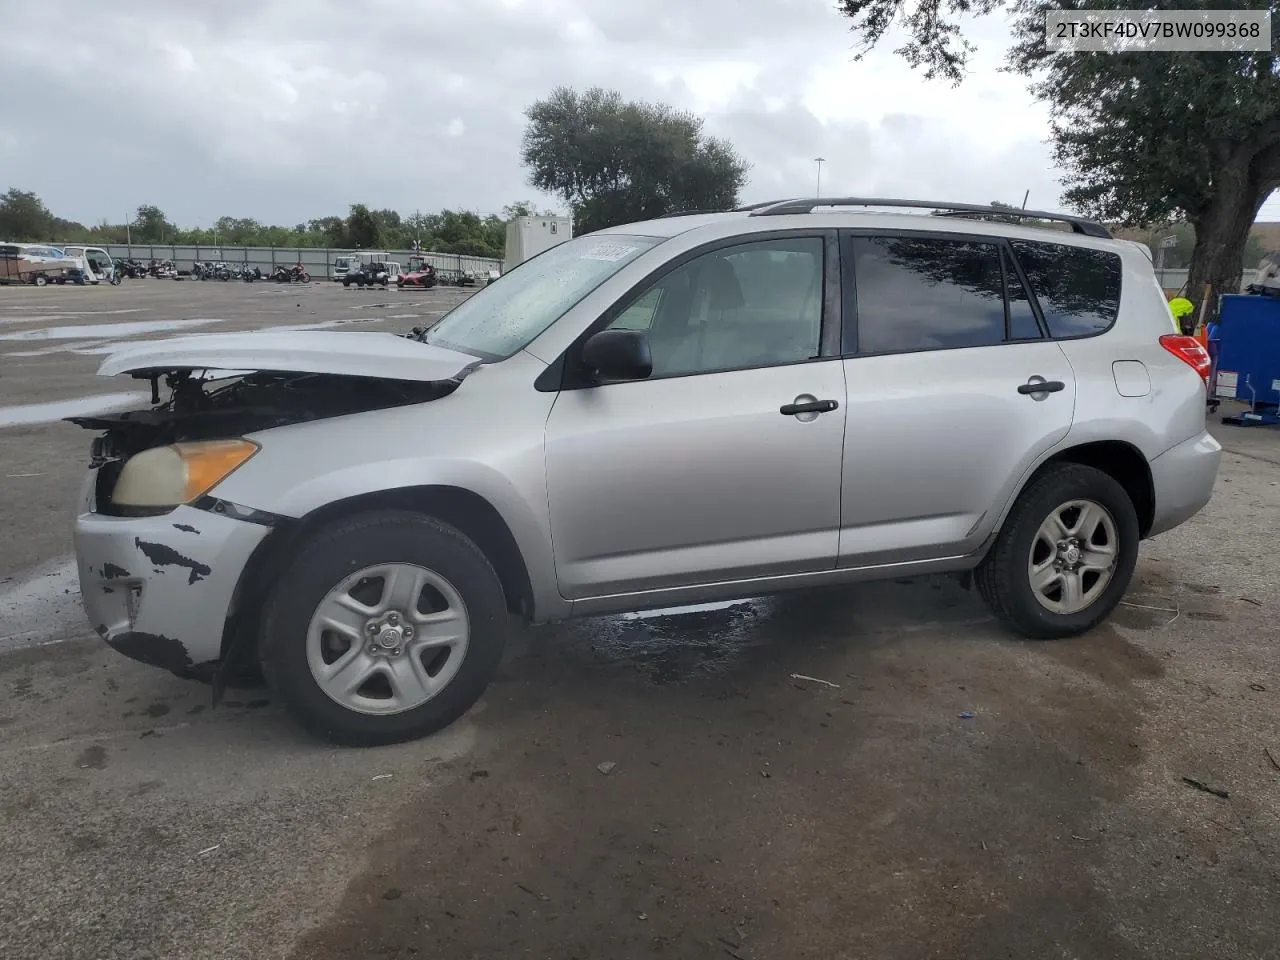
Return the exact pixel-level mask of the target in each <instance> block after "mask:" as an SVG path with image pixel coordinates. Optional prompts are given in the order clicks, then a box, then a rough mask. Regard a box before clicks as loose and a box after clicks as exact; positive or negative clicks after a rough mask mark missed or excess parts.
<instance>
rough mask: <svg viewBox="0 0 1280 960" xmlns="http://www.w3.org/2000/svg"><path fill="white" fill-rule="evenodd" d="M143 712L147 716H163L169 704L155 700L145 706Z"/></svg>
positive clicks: (167, 710)
mask: <svg viewBox="0 0 1280 960" xmlns="http://www.w3.org/2000/svg"><path fill="white" fill-rule="evenodd" d="M144 712H145V713H146V715H147V716H148V717H163V716H164V715H165V714H166V713H168V712H169V705H168V704H167V703H164V702H161V701H156V702H155V703H153V704H151V705H150V706H149V707H147V709H146V710H145V711H144Z"/></svg>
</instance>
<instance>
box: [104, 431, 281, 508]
mask: <svg viewBox="0 0 1280 960" xmlns="http://www.w3.org/2000/svg"><path fill="white" fill-rule="evenodd" d="M257 452H258V445H257V444H256V443H253V442H252V441H249V440H203V441H200V442H198V443H175V444H173V445H172V446H168V447H153V448H152V449H150V450H144V451H142V453H139V454H136V455H135V456H132V457H130V458H129V459H128V460H127V461H126V462H125V465H124V469H122V470H121V471H120V478H119V479H118V480H117V481H116V486H115V490H113V491H112V493H111V502H112V503H114V504H117V505H119V506H122V507H176V506H177V505H178V504H180V503H190V502H191V501H192V500H195V499H197V498H198V497H202V496H204V495H205V494H206V493H208V492H209V491H210V490H212V489H213V488H214V487H215V486H217V485H218V484H219V483H220V482H221V481H222V480H224V479H226V477H227V476H228V475H229V474H230V473H231V472H232V471H233V470H235V469H236V468H237V467H239V466H240V465H241V464H242V463H244V462H245V461H246V460H248V459H249V458H250V457H252V456H253V455H254V454H255V453H257Z"/></svg>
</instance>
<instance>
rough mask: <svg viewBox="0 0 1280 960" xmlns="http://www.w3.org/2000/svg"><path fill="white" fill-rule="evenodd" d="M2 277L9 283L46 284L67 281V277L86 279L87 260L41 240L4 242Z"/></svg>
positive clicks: (0, 273)
mask: <svg viewBox="0 0 1280 960" xmlns="http://www.w3.org/2000/svg"><path fill="white" fill-rule="evenodd" d="M0 246H2V247H3V253H4V256H3V258H2V259H3V264H2V265H0V280H4V281H6V282H9V283H34V284H35V285H36V286H37V287H43V286H44V285H45V284H47V283H66V282H67V281H68V280H71V281H73V282H79V283H83V282H84V280H83V278H82V277H80V271H83V269H84V261H83V260H79V259H76V258H74V257H68V256H67V255H66V254H65V253H64V252H63V251H62V250H60V249H59V248H58V247H52V246H49V245H47V244H41V243H5V244H2V245H0ZM78 278H79V279H78Z"/></svg>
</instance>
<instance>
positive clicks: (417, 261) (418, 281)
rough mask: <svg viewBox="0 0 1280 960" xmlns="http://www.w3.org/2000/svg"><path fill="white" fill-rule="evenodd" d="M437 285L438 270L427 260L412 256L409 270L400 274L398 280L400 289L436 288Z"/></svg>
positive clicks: (397, 284)
mask: <svg viewBox="0 0 1280 960" xmlns="http://www.w3.org/2000/svg"><path fill="white" fill-rule="evenodd" d="M435 285H436V268H435V267H433V266H432V265H431V264H429V263H427V261H426V258H424V257H419V256H412V257H410V258H409V269H408V270H407V271H405V272H404V273H402V274H400V276H398V277H397V278H396V286H397V287H399V288H400V289H402V290H403V289H404V288H405V287H422V288H423V289H426V288H428V287H434V286H435Z"/></svg>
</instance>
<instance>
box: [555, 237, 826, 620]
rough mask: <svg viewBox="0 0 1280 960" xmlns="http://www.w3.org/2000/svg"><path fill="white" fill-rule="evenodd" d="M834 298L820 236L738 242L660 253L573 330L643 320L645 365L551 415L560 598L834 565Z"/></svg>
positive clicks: (568, 393) (581, 389)
mask: <svg viewBox="0 0 1280 960" xmlns="http://www.w3.org/2000/svg"><path fill="white" fill-rule="evenodd" d="M838 291H839V264H838V244H837V238H836V235H835V233H834V231H812V232H807V233H803V234H787V235H780V236H775V237H773V238H772V239H763V240H753V241H750V242H745V241H741V239H739V241H735V242H729V243H724V244H722V245H720V246H718V247H717V248H715V249H709V250H708V249H703V250H702V251H701V252H697V253H694V254H690V255H686V256H685V257H682V258H679V259H678V260H677V261H675V262H673V263H672V264H669V265H668V266H667V267H666V268H664V270H662V271H659V273H658V274H657V275H655V276H654V277H652V278H651V279H650V281H648V282H646V283H643V284H641V285H640V286H639V288H638V289H637V290H636V291H635V292H634V294H633V295H631V296H628V297H625V298H623V301H622V302H620V303H619V304H618V306H617V307H616V308H615V309H614V310H612V311H610V312H609V313H608V314H606V315H605V317H603V318H601V321H600V322H599V323H598V324H597V325H596V326H595V327H593V328H592V330H591V331H588V332H589V333H591V332H596V331H597V330H599V329H604V328H609V327H612V328H631V329H640V330H644V331H646V333H647V336H648V339H649V344H650V348H651V351H652V356H653V372H652V374H651V375H650V376H649V377H647V378H645V379H643V380H635V381H630V382H621V383H603V384H581V385H579V386H578V387H577V388H570V389H564V390H562V391H561V392H560V394H559V396H558V397H557V399H556V402H555V404H554V406H553V408H552V410H551V413H550V416H549V418H548V421H547V428H546V468H547V487H548V502H549V507H550V521H551V532H552V540H553V546H554V551H555V565H556V575H557V578H558V580H559V584H560V589H561V592H562V593H563V594H564V596H566V597H569V598H571V599H580V598H585V597H591V596H607V595H615V594H626V593H632V592H639V591H645V590H655V589H662V588H669V587H677V586H685V585H692V584H700V583H713V582H722V581H728V580H742V579H750V578H754V577H762V576H771V575H779V574H788V573H803V572H808V571H814V570H824V569H831V568H833V567H834V565H835V560H836V552H837V548H838V544H839V533H838V529H839V518H840V469H841V446H842V444H843V442H844V420H843V409H844V400H845V392H844V371H843V367H842V365H841V361H840V358H839V322H840V321H839V315H840V309H841V307H840V301H839V296H838ZM571 353H572V350H571ZM569 366H570V367H572V364H570V365H569ZM797 405H798V408H797Z"/></svg>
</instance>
